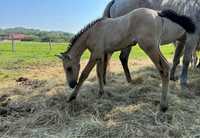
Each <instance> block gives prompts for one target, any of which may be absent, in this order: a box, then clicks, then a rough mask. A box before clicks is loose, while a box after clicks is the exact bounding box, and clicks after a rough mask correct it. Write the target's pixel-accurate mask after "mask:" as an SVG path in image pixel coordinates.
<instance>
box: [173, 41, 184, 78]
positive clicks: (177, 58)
mask: <svg viewBox="0 0 200 138" xmlns="http://www.w3.org/2000/svg"><path fill="white" fill-rule="evenodd" d="M184 45H185V41H176V50H175V54H174V58H173V65H172V68H171V70H170V80H173V81H176V80H178V77H175V72H176V67H177V65H179V64H180V58H181V56H182V55H183V49H184Z"/></svg>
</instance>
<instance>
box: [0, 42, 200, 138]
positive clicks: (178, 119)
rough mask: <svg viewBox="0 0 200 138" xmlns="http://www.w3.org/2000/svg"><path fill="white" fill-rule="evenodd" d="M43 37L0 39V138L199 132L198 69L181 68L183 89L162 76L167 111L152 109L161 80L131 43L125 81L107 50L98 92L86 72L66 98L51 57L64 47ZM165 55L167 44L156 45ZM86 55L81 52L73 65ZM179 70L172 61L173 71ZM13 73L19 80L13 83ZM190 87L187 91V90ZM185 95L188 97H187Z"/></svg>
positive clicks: (182, 136) (181, 137)
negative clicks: (107, 70) (185, 74)
mask: <svg viewBox="0 0 200 138" xmlns="http://www.w3.org/2000/svg"><path fill="white" fill-rule="evenodd" d="M66 47H67V46H66V44H55V45H53V47H52V50H51V51H49V47H48V43H33V42H17V47H16V52H14V53H13V52H11V44H10V42H4V43H1V44H0V58H1V60H0V80H1V83H0V137H2V138H12V137H13V138H42V137H45V138H82V137H83V138H122V137H125V138H133V137H134V138H142V137H144V138H147V137H148V138H149V137H152V138H188V137H191V138H196V137H199V136H200V135H199V132H200V127H199V126H200V117H199V115H200V110H199V109H200V100H199V96H200V86H199V83H200V73H199V71H198V70H192V69H190V70H189V85H188V86H189V88H188V92H187V90H185V91H184V92H183V91H182V89H181V88H180V85H179V82H178V81H177V82H170V86H169V88H170V89H169V93H168V98H169V99H168V100H169V110H168V111H167V112H166V113H161V112H159V103H160V94H161V80H160V77H159V72H158V71H157V70H156V69H155V67H154V66H153V65H152V63H151V62H150V61H149V60H147V57H146V56H145V54H144V53H143V52H142V51H141V50H140V49H139V48H138V47H135V48H134V49H133V51H132V53H131V56H130V59H134V60H130V62H129V67H130V70H131V76H132V78H133V81H132V82H131V83H127V82H126V80H125V76H124V73H123V70H122V67H121V65H120V62H119V61H118V54H119V52H118V53H115V54H114V55H113V59H114V60H112V62H111V66H112V70H111V72H112V73H111V74H110V75H108V79H107V85H106V86H105V93H109V94H110V95H111V96H108V95H107V94H105V95H104V96H103V97H102V98H99V97H98V96H97V95H98V94H97V93H98V87H99V86H98V81H97V78H96V72H95V70H93V71H92V72H91V75H90V76H89V78H88V79H87V81H85V83H84V85H83V86H82V87H81V89H80V94H79V96H78V97H77V99H76V101H74V102H72V103H67V101H66V100H67V99H68V98H69V95H70V94H71V92H72V90H71V89H70V88H69V87H68V86H67V85H66V78H65V75H64V70H63V67H62V64H61V62H60V60H59V59H57V58H56V57H55V56H54V55H55V54H58V53H59V52H62V51H64V50H65V49H66ZM162 51H163V52H164V55H165V56H166V57H167V58H171V57H172V53H173V51H174V47H170V46H164V47H162ZM88 57H89V52H86V53H85V54H84V55H83V57H82V59H83V60H82V62H81V65H85V63H86V62H85V59H87V58H88ZM179 72H180V67H178V69H177V73H179ZM19 77H24V78H27V80H22V81H20V82H16V79H18V78H19ZM189 92H190V93H191V96H190V94H189ZM187 93H188V94H189V95H187Z"/></svg>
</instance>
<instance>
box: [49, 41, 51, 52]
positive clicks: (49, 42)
mask: <svg viewBox="0 0 200 138" xmlns="http://www.w3.org/2000/svg"><path fill="white" fill-rule="evenodd" d="M51 49H52V43H51V39H50V40H49V50H50V51H51Z"/></svg>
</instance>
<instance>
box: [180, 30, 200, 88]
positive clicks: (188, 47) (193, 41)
mask: <svg viewBox="0 0 200 138" xmlns="http://www.w3.org/2000/svg"><path fill="white" fill-rule="evenodd" d="M197 42H198V38H197V36H195V35H194V34H193V35H192V34H190V35H187V41H186V43H185V51H184V57H183V68H182V72H181V77H180V83H181V87H182V89H184V88H186V87H187V80H188V67H189V64H190V61H191V59H192V53H193V52H194V50H195V49H196V46H197Z"/></svg>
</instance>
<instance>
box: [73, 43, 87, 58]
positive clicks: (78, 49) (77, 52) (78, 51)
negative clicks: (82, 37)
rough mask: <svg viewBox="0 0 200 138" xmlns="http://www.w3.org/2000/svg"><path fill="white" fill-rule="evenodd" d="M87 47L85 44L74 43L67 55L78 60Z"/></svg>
mask: <svg viewBox="0 0 200 138" xmlns="http://www.w3.org/2000/svg"><path fill="white" fill-rule="evenodd" d="M86 49H87V47H86V45H85V44H82V43H79V42H77V44H75V45H74V46H73V47H72V48H71V50H70V52H69V55H71V57H74V58H77V59H78V60H80V58H81V56H82V54H83V52H84V51H85V50H86Z"/></svg>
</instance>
